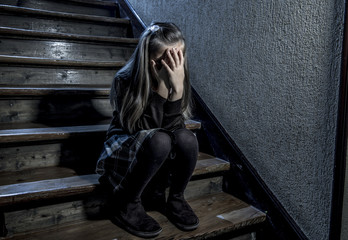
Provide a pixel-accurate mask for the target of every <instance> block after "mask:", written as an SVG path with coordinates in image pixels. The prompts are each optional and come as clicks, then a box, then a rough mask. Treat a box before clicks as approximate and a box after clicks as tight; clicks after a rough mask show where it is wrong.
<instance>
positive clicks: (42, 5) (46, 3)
mask: <svg viewBox="0 0 348 240" xmlns="http://www.w3.org/2000/svg"><path fill="white" fill-rule="evenodd" d="M0 4H6V5H12V6H19V7H27V8H34V9H41V10H54V11H61V12H71V13H81V14H89V15H100V16H110V17H112V16H117V15H119V11H118V4H117V3H116V2H113V1H97V0H86V1H83V0H62V1H51V0H41V1H36V0H26V1H19V0H0Z"/></svg>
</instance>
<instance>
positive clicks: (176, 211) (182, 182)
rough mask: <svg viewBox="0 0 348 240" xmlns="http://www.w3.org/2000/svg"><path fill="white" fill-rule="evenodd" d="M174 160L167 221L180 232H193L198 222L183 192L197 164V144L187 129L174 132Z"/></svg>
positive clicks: (172, 162) (194, 137)
mask: <svg viewBox="0 0 348 240" xmlns="http://www.w3.org/2000/svg"><path fill="white" fill-rule="evenodd" d="M174 134H175V137H176V146H175V150H176V158H175V159H173V160H172V161H171V174H172V178H171V186H170V191H169V196H168V201H167V208H166V213H167V217H168V219H169V220H170V221H171V222H172V223H174V224H175V225H176V226H177V227H178V228H179V229H181V230H186V231H188V230H194V229H196V228H197V227H198V224H199V220H198V218H197V216H196V214H195V213H194V212H193V210H192V209H191V207H190V206H189V204H188V203H187V202H186V200H185V198H184V191H185V189H186V186H187V184H188V182H189V181H190V178H191V176H192V173H193V171H194V168H195V166H196V162H197V155H198V143H197V139H196V136H195V135H194V134H193V133H192V132H191V131H190V130H187V129H179V130H177V131H175V132H174Z"/></svg>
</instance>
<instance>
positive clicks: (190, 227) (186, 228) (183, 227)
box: [167, 217, 199, 231]
mask: <svg viewBox="0 0 348 240" xmlns="http://www.w3.org/2000/svg"><path fill="white" fill-rule="evenodd" d="M167 218H168V217H167ZM168 220H169V221H170V222H171V223H172V224H174V225H175V226H176V227H177V228H178V229H180V230H181V231H193V230H196V229H197V228H198V226H199V221H198V222H197V223H195V224H193V225H183V224H180V223H177V222H175V221H172V220H171V219H170V218H168Z"/></svg>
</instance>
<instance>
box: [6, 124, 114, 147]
mask: <svg viewBox="0 0 348 240" xmlns="http://www.w3.org/2000/svg"><path fill="white" fill-rule="evenodd" d="M108 127H109V125H108V124H104V125H85V126H68V127H52V128H28V129H11V130H1V131H0V143H11V142H21V141H23V142H30V141H47V140H62V139H69V138H71V137H74V136H78V135H87V134H91V133H105V132H106V130H107V129H108Z"/></svg>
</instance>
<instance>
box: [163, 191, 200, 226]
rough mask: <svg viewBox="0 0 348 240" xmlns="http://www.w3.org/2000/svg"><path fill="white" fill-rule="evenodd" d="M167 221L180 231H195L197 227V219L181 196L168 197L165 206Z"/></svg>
mask: <svg viewBox="0 0 348 240" xmlns="http://www.w3.org/2000/svg"><path fill="white" fill-rule="evenodd" d="M166 216H167V218H168V220H169V221H170V222H171V223H173V224H174V225H175V226H176V227H177V228H179V229H180V230H182V231H192V230H195V229H196V228H197V227H198V225H199V219H198V217H197V216H196V214H195V213H194V212H193V210H192V208H191V207H190V205H189V204H188V203H187V202H186V200H185V198H184V196H183V194H173V195H171V196H169V198H168V200H167V205H166Z"/></svg>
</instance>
